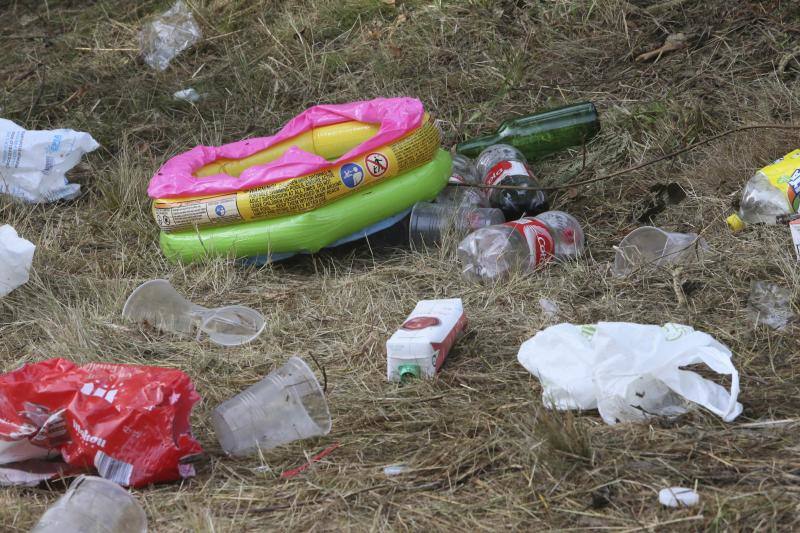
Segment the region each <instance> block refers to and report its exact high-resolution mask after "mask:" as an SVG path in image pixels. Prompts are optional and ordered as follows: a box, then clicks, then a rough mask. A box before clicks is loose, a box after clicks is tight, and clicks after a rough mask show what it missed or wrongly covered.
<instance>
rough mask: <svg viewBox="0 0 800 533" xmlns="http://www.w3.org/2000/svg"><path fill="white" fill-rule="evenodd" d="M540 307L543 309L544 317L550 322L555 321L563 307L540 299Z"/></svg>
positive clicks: (551, 301)
mask: <svg viewBox="0 0 800 533" xmlns="http://www.w3.org/2000/svg"><path fill="white" fill-rule="evenodd" d="M539 307H541V308H542V315H544V317H545V318H546V319H548V320H552V319H554V318H555V317H557V316H558V313H560V312H561V307H560V306H559V305H558V304H557V303H556V302H554V301H553V300H548V299H547V298H539Z"/></svg>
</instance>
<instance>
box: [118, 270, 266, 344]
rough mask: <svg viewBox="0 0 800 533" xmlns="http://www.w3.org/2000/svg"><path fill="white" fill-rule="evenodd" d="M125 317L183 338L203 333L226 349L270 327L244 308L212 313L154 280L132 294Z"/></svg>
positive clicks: (165, 281) (216, 310) (165, 282)
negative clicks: (183, 336)
mask: <svg viewBox="0 0 800 533" xmlns="http://www.w3.org/2000/svg"><path fill="white" fill-rule="evenodd" d="M122 316H123V317H125V318H126V319H128V320H132V321H134V322H137V323H140V324H141V323H147V324H149V325H151V326H153V327H154V328H156V329H159V330H162V331H169V332H172V333H177V334H182V335H197V337H198V339H199V338H200V335H201V334H202V333H205V334H207V335H208V336H209V338H210V339H211V340H212V341H213V342H215V343H217V344H221V345H222V346H238V345H240V344H245V343H247V342H250V341H252V340H253V339H255V338H256V337H258V336H259V335H260V334H261V332H262V331H263V330H264V327H265V326H266V324H267V323H266V320H264V316H263V315H262V314H261V313H259V312H258V311H255V310H253V309H250V308H249V307H244V306H241V305H229V306H225V307H217V308H215V309H209V308H206V307H202V306H200V305H196V304H193V303H192V302H190V301H189V300H187V299H186V298H184V297H183V296H182V295H181V294H180V293H179V292H178V291H176V290H175V289H174V288H173V287H172V285H170V283H169V281H167V280H164V279H154V280H151V281H148V282H146V283H143V284H142V285H140V286H139V287H138V288H137V289H136V290H135V291H133V292H132V293H131V295H130V296H129V297H128V300H127V301H126V302H125V307H124V308H123V309H122Z"/></svg>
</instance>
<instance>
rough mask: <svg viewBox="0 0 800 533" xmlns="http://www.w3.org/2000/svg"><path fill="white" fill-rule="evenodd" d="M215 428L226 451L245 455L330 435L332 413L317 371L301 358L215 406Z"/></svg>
mask: <svg viewBox="0 0 800 533" xmlns="http://www.w3.org/2000/svg"><path fill="white" fill-rule="evenodd" d="M212 423H213V425H214V431H215V432H216V434H217V439H218V440H219V443H220V445H221V446H222V449H223V450H225V453H227V454H228V455H233V456H236V457H243V456H246V455H250V454H251V453H254V452H256V451H257V450H258V449H262V450H267V449H270V448H275V447H276V446H280V445H281V444H286V443H289V442H292V441H295V440H300V439H306V438H309V437H315V436H318V435H327V434H328V432H330V430H331V415H330V411H329V410H328V403H327V402H326V400H325V394H324V392H323V391H322V387H320V386H319V382H318V381H317V378H316V376H315V375H314V372H312V371H311V369H310V368H309V367H308V365H307V364H306V363H305V361H303V360H302V359H300V358H299V357H291V358H290V359H289V360H288V361H287V362H286V364H284V365H283V366H282V367H280V368H278V369H277V370H274V371H273V372H271V373H270V374H269V375H268V376H267V377H265V378H264V379H262V380H261V381H259V382H258V383H256V384H255V385H253V386H252V387H249V388H248V389H246V390H244V391H242V392H240V393H239V394H237V395H236V396H234V397H233V398H231V399H230V400H227V401H225V402H223V403H222V404H220V405H219V406H217V408H216V409H214V413H213V415H212Z"/></svg>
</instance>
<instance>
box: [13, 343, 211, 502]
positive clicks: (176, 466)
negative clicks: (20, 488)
mask: <svg viewBox="0 0 800 533" xmlns="http://www.w3.org/2000/svg"><path fill="white" fill-rule="evenodd" d="M198 400H200V396H199V395H198V394H197V392H196V391H195V389H194V385H192V382H191V381H190V379H189V377H188V376H187V375H186V374H184V373H183V372H181V371H180V370H175V369H169V368H158V367H147V366H134V365H115V364H100V363H91V364H88V365H85V366H77V365H75V364H74V363H71V362H70V361H66V360H64V359H50V360H48V361H42V362H39V363H34V364H29V365H25V366H23V367H22V368H20V369H18V370H15V371H13V372H9V373H7V374H3V375H1V376H0V465H4V468H3V469H2V471H0V474H3V471H5V474H4V475H3V476H0V477H3V478H5V479H0V484H3V483H5V484H8V483H9V479H12V480H13V479H20V480H24V479H26V475H27V479H31V480H33V479H36V476H37V475H39V474H40V473H41V472H36V471H32V470H31V469H29V467H28V465H29V464H30V463H34V464H36V461H37V460H39V461H38V462H39V463H40V465H39V466H41V459H44V458H46V457H48V456H50V455H52V454H53V452H57V453H60V454H61V456H62V458H63V460H64V461H65V462H66V463H67V464H66V465H64V468H63V471H70V469H71V470H72V471H74V469H75V468H80V469H87V468H91V466H94V467H95V468H96V469H97V471H98V473H99V474H100V475H101V476H102V477H104V478H106V479H109V480H111V481H114V482H116V483H119V484H120V485H127V486H132V487H139V486H142V485H148V484H150V483H157V482H161V481H174V480H177V479H181V478H185V477H190V476H193V475H194V468H193V467H192V466H191V464H190V460H191V459H192V458H193V457H194V456H196V455H197V454H199V453H201V452H202V451H203V450H202V448H201V447H200V444H199V443H198V442H197V441H196V440H195V439H194V437H193V436H192V433H191V426H190V425H189V415H190V413H191V410H192V406H193V405H194V404H195V403H197V401H198ZM9 469H10V470H13V471H16V474H15V475H10V474H9V472H8V470H9ZM40 470H41V468H40ZM50 470H51V473H50V475H51V476H53V477H55V476H56V475H57V472H58V469H57V468H51V469H50Z"/></svg>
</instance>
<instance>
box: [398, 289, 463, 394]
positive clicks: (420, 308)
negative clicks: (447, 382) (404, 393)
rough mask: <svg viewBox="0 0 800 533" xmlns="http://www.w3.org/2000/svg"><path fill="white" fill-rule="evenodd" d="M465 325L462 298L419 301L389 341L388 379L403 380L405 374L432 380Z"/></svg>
mask: <svg viewBox="0 0 800 533" xmlns="http://www.w3.org/2000/svg"><path fill="white" fill-rule="evenodd" d="M466 325H467V317H466V316H465V315H464V305H463V304H462V302H461V298H453V299H449V300H422V301H421V302H419V303H418V304H417V307H415V308H414V311H413V312H412V313H411V314H410V315H408V318H407V319H406V320H405V322H403V325H402V326H400V329H398V330H397V331H395V333H394V335H392V337H391V338H390V339H389V340H388V341H387V342H386V377H387V379H388V380H389V381H400V379H401V377H403V374H404V373H407V374H411V375H416V376H417V377H425V378H431V377H433V376H434V374H436V371H437V370H439V369H440V368H441V366H442V364H443V363H444V360H445V359H446V358H447V353H448V352H449V351H450V348H451V347H452V346H453V344H454V343H455V341H456V338H457V337H458V335H459V334H460V333H461V332H462V331H463V330H464V328H465V327H466ZM401 367H402V370H403V371H402V372H401Z"/></svg>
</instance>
